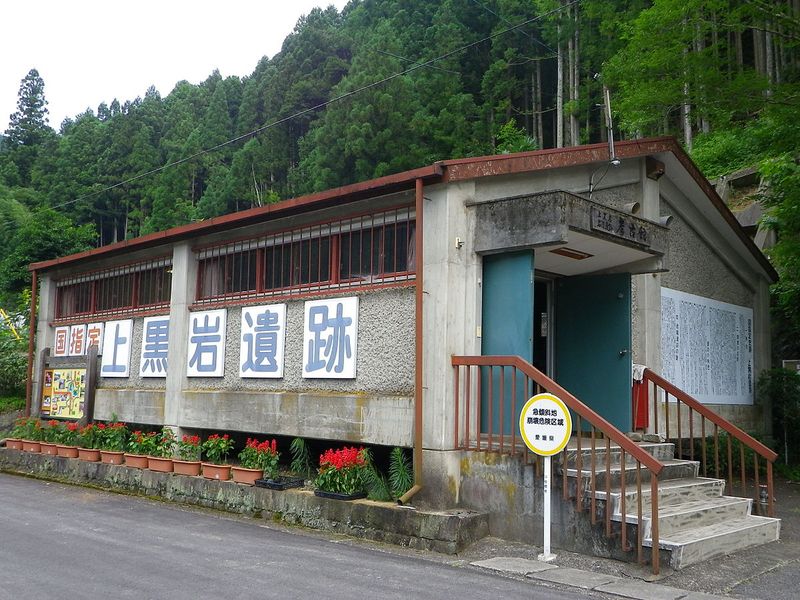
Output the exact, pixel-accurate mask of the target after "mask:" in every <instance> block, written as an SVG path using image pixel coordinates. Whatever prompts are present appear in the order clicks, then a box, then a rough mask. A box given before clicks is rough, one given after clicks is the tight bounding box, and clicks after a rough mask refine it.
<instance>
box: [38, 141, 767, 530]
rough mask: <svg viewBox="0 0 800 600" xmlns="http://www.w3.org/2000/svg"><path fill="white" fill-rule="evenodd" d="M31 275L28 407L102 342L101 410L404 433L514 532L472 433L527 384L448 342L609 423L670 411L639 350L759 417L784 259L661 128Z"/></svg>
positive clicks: (422, 479) (345, 193)
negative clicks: (470, 372)
mask: <svg viewBox="0 0 800 600" xmlns="http://www.w3.org/2000/svg"><path fill="white" fill-rule="evenodd" d="M420 265H421V266H422V268H420ZM30 268H31V270H32V271H33V272H34V274H35V276H36V278H37V280H38V282H39V284H40V286H41V288H40V290H41V294H40V299H41V300H40V305H39V307H38V324H37V328H36V347H37V348H38V349H39V350H41V349H46V348H47V349H50V351H49V352H50V357H49V358H45V357H43V356H42V355H41V354H37V357H36V360H35V365H34V367H33V371H34V374H33V377H32V381H33V382H35V384H34V386H33V390H32V401H33V404H34V407H37V405H39V404H40V403H41V401H42V398H43V397H44V398H48V402H53V405H54V406H55V402H56V400H55V396H54V395H53V394H52V393H51V392H52V389H53V388H52V387H50V388H47V389H46V390H44V391H45V393H44V394H43V386H45V385H46V384H47V383H48V382H47V381H45V378H44V376H43V362H42V361H43V360H47V361H48V364H49V365H50V366H51V367H52V365H61V366H69V365H75V364H83V363H81V362H80V361H84V362H85V357H84V356H83V355H84V354H85V353H86V347H87V343H86V342H87V340H88V339H90V338H93V337H94V338H97V339H98V340H99V339H102V340H103V343H102V348H101V354H102V357H101V359H99V362H98V365H97V368H98V374H97V377H98V379H97V389H96V394H95V400H94V407H93V417H94V418H95V419H109V418H111V416H112V414H115V415H117V416H118V417H119V418H120V419H123V420H125V421H128V422H131V423H140V424H151V425H161V424H166V425H169V426H173V427H175V428H177V429H178V430H179V431H196V430H212V431H236V432H248V433H256V434H269V435H288V436H301V437H306V438H311V439H320V440H336V441H343V442H346V443H348V444H349V443H354V444H378V445H387V446H405V447H409V448H411V447H413V448H415V449H417V452H415V456H414V460H415V467H416V468H417V475H418V477H419V481H418V483H419V486H418V487H417V488H416V489H414V490H413V491H412V494H416V501H418V502H421V503H426V504H428V505H430V506H438V507H451V506H466V507H471V508H476V509H480V510H488V511H491V512H493V514H496V515H497V518H496V519H495V521H494V522H495V524H496V533H499V534H504V535H509V536H511V537H513V536H514V532H515V531H519V532H522V531H524V532H530V531H531V526H530V525H524V526H522V527H521V528H520V527H518V525H519V523H520V522H521V521H517V520H516V518H517V516H518V513H521V515H522V516H524V515H525V514H528V513H531V512H533V513H535V512H536V508H535V507H533V506H532V505H531V502H533V501H532V500H530V501H529V500H523V499H521V498H519V497H518V495H519V494H517V493H516V492H508V490H507V489H505V490H504V489H501V488H502V486H503V485H504V484H502V483H500V484H497V485H495V484H493V483H492V482H495V483H496V482H498V481H500V482H512V483H513V485H515V486H519V488H520V489H522V488H524V487H525V485H526V484H524V482H523V479H524V477H525V476H524V475H522V474H520V473H521V472H522V471H515V470H514V469H516V467H513V468H511V467H508V465H506V467H502V468H501V471H499V472H501V473H502V474H500V475H498V474H497V473H499V472H495V474H492V475H491V476H490V475H487V473H488V472H489V471H487V469H489V467H490V466H491V464H490V463H491V461H487V460H483V463H482V465H483V466H482V467H481V469H480V470H476V469H474V468H472V467H471V466H470V464H471V463H470V462H469V460H466V461H465V459H464V457H465V454H467V451H465V448H469V447H473V446H470V442H469V439H470V438H474V439H475V440H478V448H480V440H481V439H484V440H485V442H486V443H488V447H489V448H490V449H496V448H495V447H494V446H492V437H493V435H494V437H495V439H496V440H497V439H500V440H503V442H505V443H507V444H508V445H509V447H512V446H514V445H515V444H516V440H515V439H514V438H513V437H510V436H514V432H515V430H516V420H517V418H518V417H517V413H518V411H519V409H520V407H521V403H520V400H521V399H523V398H524V397H526V396H527V394H528V392H530V391H532V388H528V386H527V384H525V387H524V389H522V388H520V386H521V385H522V384H521V383H520V382H521V379H522V378H521V379H520V381H517V380H516V379H513V380H512V379H511V375H510V372H508V373H507V372H505V371H501V372H500V374H499V376H498V377H497V378H496V379H494V380H490V378H484V380H483V381H482V382H478V380H477V379H476V380H474V381H472V382H469V381H468V380H466V379H465V377H466V375H465V374H464V373H461V374H459V375H455V376H454V373H458V372H459V368H460V367H458V366H455V365H456V363H457V362H458V361H455V360H454V358H453V357H454V356H456V357H477V356H517V357H520V358H521V359H522V360H524V361H525V362H526V363H529V364H530V365H532V366H533V367H535V368H536V369H538V371H539V372H541V373H543V374H545V375H547V376H549V377H550V378H552V379H553V380H555V381H557V382H558V384H560V385H561V386H563V388H565V389H566V390H568V391H569V392H571V393H572V394H574V395H575V396H576V397H577V398H579V399H580V400H582V401H583V402H584V403H585V404H586V405H588V406H589V407H591V409H592V410H593V411H594V412H595V413H597V414H599V415H601V416H602V417H603V418H604V419H605V420H606V421H608V422H609V423H610V424H611V425H613V426H614V427H616V429H617V430H618V431H621V432H623V433H624V432H628V431H630V430H631V429H633V428H634V426H635V427H636V428H638V429H649V430H651V431H652V430H654V429H658V430H659V431H662V432H663V428H664V421H663V417H662V422H661V425H658V424H657V423H655V422H654V420H653V419H652V417H656V418H657V416H656V414H655V413H658V412H659V411H660V412H661V413H662V414H664V415H666V414H669V412H670V410H673V408H671V407H670V405H669V404H667V405H665V404H664V403H663V401H661V402H659V401H655V402H654V403H653V404H652V405H651V408H649V409H646V410H644V411H643V412H641V411H640V412H638V413H637V410H638V409H637V408H636V406H637V405H635V404H633V403H632V401H631V383H632V365H633V364H642V365H646V366H647V367H648V368H649V369H650V370H651V371H653V372H655V373H660V374H662V375H664V377H665V378H666V379H668V380H670V381H672V382H673V383H675V384H676V385H677V386H678V387H679V388H681V389H684V390H685V391H687V392H689V393H690V394H691V395H692V396H694V397H695V398H696V399H697V400H699V401H700V402H702V403H703V404H704V405H705V406H708V407H710V408H712V409H713V410H714V411H715V412H716V413H718V414H720V415H722V416H723V417H725V418H727V419H728V420H729V421H731V422H733V423H735V424H736V425H738V426H740V427H741V428H743V429H745V430H763V429H764V427H766V421H765V415H764V414H763V410H762V408H761V407H757V406H756V405H755V404H754V386H755V380H756V378H757V375H758V373H759V372H760V371H761V370H763V369H765V368H768V367H769V366H770V365H769V360H770V339H769V294H768V287H769V285H770V283H771V282H773V281H775V279H776V277H777V275H776V273H775V271H774V270H773V268H772V267H771V266H770V264H769V262H768V261H767V259H766V258H765V257H764V256H763V255H762V254H761V252H760V251H759V250H758V249H757V248H756V247H755V246H754V244H753V242H752V241H751V240H750V238H749V237H748V236H747V235H746V234H745V233H744V232H743V231H742V229H741V228H740V227H739V225H738V224H737V222H736V219H735V218H734V217H733V215H732V214H731V213H730V211H729V210H728V209H727V207H726V206H725V205H724V203H723V202H722V201H721V199H720V198H719V196H718V195H717V194H716V192H715V191H714V189H713V187H712V186H711V185H710V184H709V183H708V181H707V180H706V179H705V178H704V177H703V176H702V174H701V173H700V172H699V171H698V169H697V168H696V167H695V165H694V164H693V163H692V162H691V160H690V159H689V158H688V156H687V155H686V154H685V153H684V152H683V150H682V149H681V148H680V147H679V146H678V144H677V143H676V142H675V141H674V140H673V139H672V138H652V139H645V140H632V141H624V142H620V143H618V144H617V145H616V155H615V156H610V155H609V148H608V147H607V146H606V145H605V144H597V145H589V146H580V147H574V148H564V149H554V150H545V151H537V152H527V153H521V154H512V155H501V156H490V157H481V158H471V159H460V160H451V161H444V162H439V163H436V164H433V165H431V166H428V167H424V168H420V169H416V170H413V171H408V172H405V173H399V174H396V175H390V176H387V177H383V178H380V179H375V180H372V181H367V182H362V183H357V184H354V185H350V186H346V187H342V188H338V189H334V190H328V191H326V192H321V193H317V194H312V195H309V196H305V197H301V198H296V199H292V200H286V201H283V202H280V203H277V204H273V205H269V206H265V207H261V208H255V209H251V210H247V211H243V212H239V213H235V214H230V215H225V216H222V217H217V218H214V219H211V220H208V221H202V222H199V223H193V224H190V225H186V226H183V227H177V228H175V229H171V230H169V231H165V232H160V233H156V234H151V235H147V236H144V237H140V238H136V239H132V240H126V241H124V242H120V243H117V244H112V245H110V246H105V247H102V248H98V249H95V250H90V251H87V252H83V253H80V254H75V255H72V256H66V257H62V258H58V259H55V260H51V261H46V262H42V263H36V264H33V265H31V267H30ZM465 362H469V360H468V359H465ZM473 362H474V361H473ZM478 368H480V367H478ZM516 373H517V372H516V371H514V377H516ZM50 383H51V385H52V382H50ZM470 386H471V387H472V388H473V389H475V390H477V391H476V393H474V394H473V395H472V396H469V395H467V396H466V397H465V396H464V392H465V388H466V387H470ZM476 386H477V387H476ZM498 386H499V387H498ZM503 386H505V388H504V387H503ZM492 390H494V392H495V393H494V394H492V393H491V392H492ZM511 390H513V392H512V391H511ZM478 391H480V393H478ZM492 395H494V402H493V403H492V400H491V398H492ZM479 396H480V399H479V398H478V397H479ZM487 400H488V402H487ZM501 400H502V401H501ZM661 400H663V397H661ZM656 407H658V408H656ZM47 408H49V406H48V407H47ZM638 408H639V409H640V408H641V406H639V407H638ZM470 411H471V412H470ZM675 418H676V419H677V420H673V423H680V422H681V419H683V423H684V426H685V428H684V431H686V430H687V429H688V427H691V424H690V422H691V421H692V419H693V417H691V416H689V417H688V419H689V421H687V420H686V419H687V417H686V416H684V417H680V415H676V416H675ZM584 426H585V423H584ZM577 427H578V430H580V427H581V425H580V423H579V424H578V425H577ZM487 436H488V439H487ZM667 437H670V438H674V437H675V436H674V435H673V434H670V435H668V436H667ZM678 437H681V434H680V433H678ZM684 437H685V436H684ZM503 442H501V443H503ZM486 447H487V446H486V445H484V449H486ZM473 454H474V453H473ZM489 470H491V469H489ZM515 489H516V488H515ZM565 489H566V488H565ZM512 515H515V516H513V517H512ZM529 521H530V519H529ZM526 534H527V533H526Z"/></svg>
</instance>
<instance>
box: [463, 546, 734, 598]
mask: <svg viewBox="0 0 800 600" xmlns="http://www.w3.org/2000/svg"><path fill="white" fill-rule="evenodd" d="M470 565H472V566H474V567H479V568H482V569H488V570H491V571H495V572H498V573H504V574H507V575H516V576H524V577H527V578H528V579H535V580H537V581H541V582H546V583H556V584H559V585H567V586H570V587H576V588H581V589H583V590H593V591H596V592H602V593H604V594H611V595H614V596H620V597H622V598H634V599H635V600H711V599H714V598H716V599H722V598H727V599H728V600H730V598H729V597H727V596H714V595H712V594H704V593H700V592H690V591H687V590H681V589H678V588H674V587H669V586H666V585H659V584H656V583H648V582H646V581H641V580H638V579H631V578H627V577H617V576H616V575H606V574H603V573H594V572H592V571H583V570H580V569H573V568H570V567H559V566H558V565H554V564H552V563H545V562H539V561H535V560H528V559H525V558H514V557H502V556H498V557H495V558H490V559H487V560H479V561H475V562H472V563H470Z"/></svg>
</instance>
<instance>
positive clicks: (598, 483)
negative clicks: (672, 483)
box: [566, 460, 700, 493]
mask: <svg viewBox="0 0 800 600" xmlns="http://www.w3.org/2000/svg"><path fill="white" fill-rule="evenodd" d="M661 462H662V463H663V464H664V468H663V469H662V470H661V473H660V474H659V475H658V479H659V483H661V482H665V481H669V480H671V479H694V478H696V477H697V472H698V469H699V468H700V463H699V462H697V461H691V460H662V461H661ZM581 466H582V468H581V486H582V487H583V490H584V493H585V492H586V491H588V490H590V489H591V475H592V472H591V467H590V463H587V464H586V465H581ZM566 474H567V477H570V478H573V479H577V476H578V470H577V469H576V468H574V467H567V473H566ZM609 476H610V479H609ZM640 476H641V480H642V487H644V483H645V482H647V485H648V487H649V485H650V483H649V482H650V471H648V470H647V469H646V468H644V467H642V468H641V469H640ZM606 480H608V481H609V482H610V487H611V488H612V489H618V488H619V487H620V482H621V481H622V468H621V466H620V465H618V464H617V465H612V466H611V469H609V471H608V472H607V471H606V467H605V464H603V465H597V466H596V471H595V489H596V490H605V487H606ZM631 484H633V485H635V484H636V468H635V465H634V467H633V468H631V467H630V466H626V468H625V485H626V487H627V486H628V485H631ZM629 491H635V490H626V492H629Z"/></svg>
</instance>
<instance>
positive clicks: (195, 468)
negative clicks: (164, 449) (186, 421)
mask: <svg viewBox="0 0 800 600" xmlns="http://www.w3.org/2000/svg"><path fill="white" fill-rule="evenodd" d="M172 465H173V471H174V472H175V473H178V474H179V475H200V436H199V435H184V436H183V437H181V439H180V440H178V458H175V459H173V460H172Z"/></svg>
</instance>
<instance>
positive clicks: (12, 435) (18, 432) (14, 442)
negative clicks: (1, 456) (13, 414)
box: [6, 417, 27, 450]
mask: <svg viewBox="0 0 800 600" xmlns="http://www.w3.org/2000/svg"><path fill="white" fill-rule="evenodd" d="M26 422H27V419H26V418H25V417H20V418H19V419H17V420H16V421H14V426H13V427H12V428H11V431H10V432H9V434H8V436H9V437H7V438H6V448H8V449H9V450H22V439H23V436H24V434H25V424H26Z"/></svg>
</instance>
